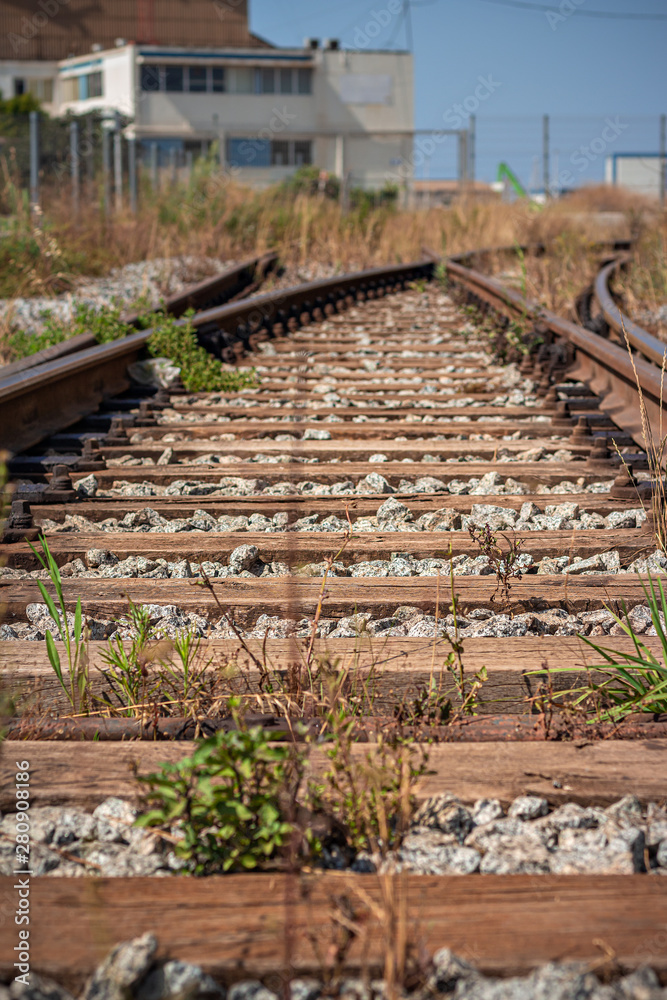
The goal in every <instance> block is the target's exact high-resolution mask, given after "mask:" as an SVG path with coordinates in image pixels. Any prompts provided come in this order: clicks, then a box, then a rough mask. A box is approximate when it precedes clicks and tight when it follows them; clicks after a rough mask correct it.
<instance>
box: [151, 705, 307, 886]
mask: <svg viewBox="0 0 667 1000" xmlns="http://www.w3.org/2000/svg"><path fill="white" fill-rule="evenodd" d="M237 708H238V703H232V710H233V712H234V719H235V722H236V723H237V728H236V729H233V730H231V731H230V732H222V731H218V732H217V733H215V735H214V736H211V737H209V738H208V739H206V740H204V741H203V742H202V743H200V744H199V746H198V747H197V749H196V750H195V752H194V753H193V754H192V756H191V757H185V758H184V759H183V760H180V761H178V762H177V763H175V764H162V765H161V768H160V771H159V772H157V773H155V774H150V775H145V776H144V775H138V776H137V780H138V781H140V782H142V783H143V784H144V785H146V786H147V787H148V789H149V792H148V796H147V799H148V805H149V808H148V810H147V811H146V812H144V813H143V814H142V815H141V816H140V817H139V819H138V820H137V825H138V826H148V827H150V826H160V827H163V828H165V829H172V830H173V829H174V828H176V830H177V834H176V836H175V837H174V852H175V853H176V855H177V857H179V858H181V859H182V860H183V862H184V865H185V867H186V868H187V869H188V870H190V871H192V872H194V873H195V874H196V875H203V874H209V873H211V872H214V871H223V872H228V871H234V870H239V869H240V870H248V869H252V868H256V867H257V866H258V865H260V864H261V863H262V862H266V861H267V860H268V859H269V858H270V857H271V856H272V855H274V854H275V852H276V851H278V850H279V849H280V848H282V847H284V846H285V844H286V843H287V841H288V838H289V836H290V834H291V832H292V824H290V823H289V822H288V821H287V819H286V817H287V815H288V814H289V813H290V811H292V812H293V811H294V807H295V804H296V796H297V793H298V790H299V787H300V784H301V780H302V777H303V768H304V757H303V754H299V753H296V752H295V751H294V750H293V749H292V748H291V747H290V746H285V745H283V746H275V745H272V744H271V737H270V736H269V735H267V734H266V733H264V732H263V731H262V729H261V727H259V726H255V727H252V728H246V727H245V725H244V723H243V718H242V716H241V715H240V714H239V713H238V711H237Z"/></svg>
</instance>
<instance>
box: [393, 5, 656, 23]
mask: <svg viewBox="0 0 667 1000" xmlns="http://www.w3.org/2000/svg"><path fill="white" fill-rule="evenodd" d="M429 2H430V3H435V2H436V0H422V3H429ZM411 3H413V4H414V3H415V0H411ZM482 3H494V4H498V5H499V6H501V7H519V8H520V9H522V10H541V11H544V12H545V13H552V14H562V13H563V12H562V11H561V10H560V8H559V7H547V6H544V5H543V4H541V3H530V2H529V0H482ZM418 5H419V4H418ZM572 13H573V14H577V15H578V16H579V17H601V18H606V19H608V20H616V21H667V14H644V13H636V12H634V11H612V10H586V9H584V8H581V9H579V8H577V9H576V10H574V11H572Z"/></svg>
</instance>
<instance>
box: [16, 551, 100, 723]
mask: <svg viewBox="0 0 667 1000" xmlns="http://www.w3.org/2000/svg"><path fill="white" fill-rule="evenodd" d="M40 545H41V549H42V551H41V553H40V552H38V551H37V549H35V548H34V547H33V546H32V545H31V546H30V548H31V549H32V551H33V553H34V555H35V556H36V558H37V559H38V560H39V564H40V566H41V567H42V569H44V570H46V571H47V572H48V574H49V578H50V580H51V583H52V584H53V587H54V590H55V592H56V597H57V599H58V604H57V606H56V603H55V601H54V600H53V598H52V597H51V595H50V594H49V592H48V590H47V589H46V587H45V586H44V584H43V582H42V581H41V580H38V581H37V586H38V587H39V592H40V594H41V595H42V600H43V601H44V603H45V604H46V606H47V608H48V610H49V614H50V615H51V618H52V620H53V624H54V625H55V627H56V629H57V632H58V637H59V638H60V641H61V642H62V643H64V646H65V655H66V657H67V663H66V664H65V665H63V663H62V662H61V659H60V653H59V652H58V650H57V649H56V644H55V640H54V638H53V633H52V632H51V629H47V630H46V636H45V638H46V651H47V654H48V657H49V663H50V664H51V666H52V667H53V671H54V673H55V675H56V677H57V678H58V683H59V684H60V687H61V689H62V690H63V692H64V694H65V697H66V698H67V700H68V702H69V704H70V706H71V708H72V711H74V712H87V711H88V710H89V708H90V687H89V674H88V638H89V635H88V630H87V629H85V628H84V624H83V615H82V611H81V598H79V599H78V600H77V602H76V609H75V611H74V623H73V625H74V637H73V638H72V636H71V625H70V621H69V620H68V614H67V611H66V608H65V597H64V595H63V588H62V578H61V576H60V570H59V569H58V564H57V563H56V561H55V559H54V558H53V555H52V553H51V551H50V550H49V547H48V545H47V543H46V540H45V539H44V538H41V537H40ZM69 617H71V616H69Z"/></svg>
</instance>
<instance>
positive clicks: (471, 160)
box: [468, 115, 477, 184]
mask: <svg viewBox="0 0 667 1000" xmlns="http://www.w3.org/2000/svg"><path fill="white" fill-rule="evenodd" d="M476 142H477V118H476V116H475V115H470V118H469V120H468V179H469V180H470V181H471V182H472V183H473V184H474V183H475V143H476Z"/></svg>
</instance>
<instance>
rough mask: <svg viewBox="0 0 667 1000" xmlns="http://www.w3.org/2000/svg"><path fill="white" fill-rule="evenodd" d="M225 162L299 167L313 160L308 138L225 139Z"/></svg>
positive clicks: (251, 165)
mask: <svg viewBox="0 0 667 1000" xmlns="http://www.w3.org/2000/svg"><path fill="white" fill-rule="evenodd" d="M227 162H228V163H229V165H230V166H232V167H301V166H305V165H307V164H310V163H312V162H313V155H312V143H311V142H310V140H308V139H298V140H296V141H295V140H292V139H273V140H272V141H269V140H268V139H252V138H247V139H241V138H238V139H236V138H234V139H232V138H230V139H228V140H227Z"/></svg>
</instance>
